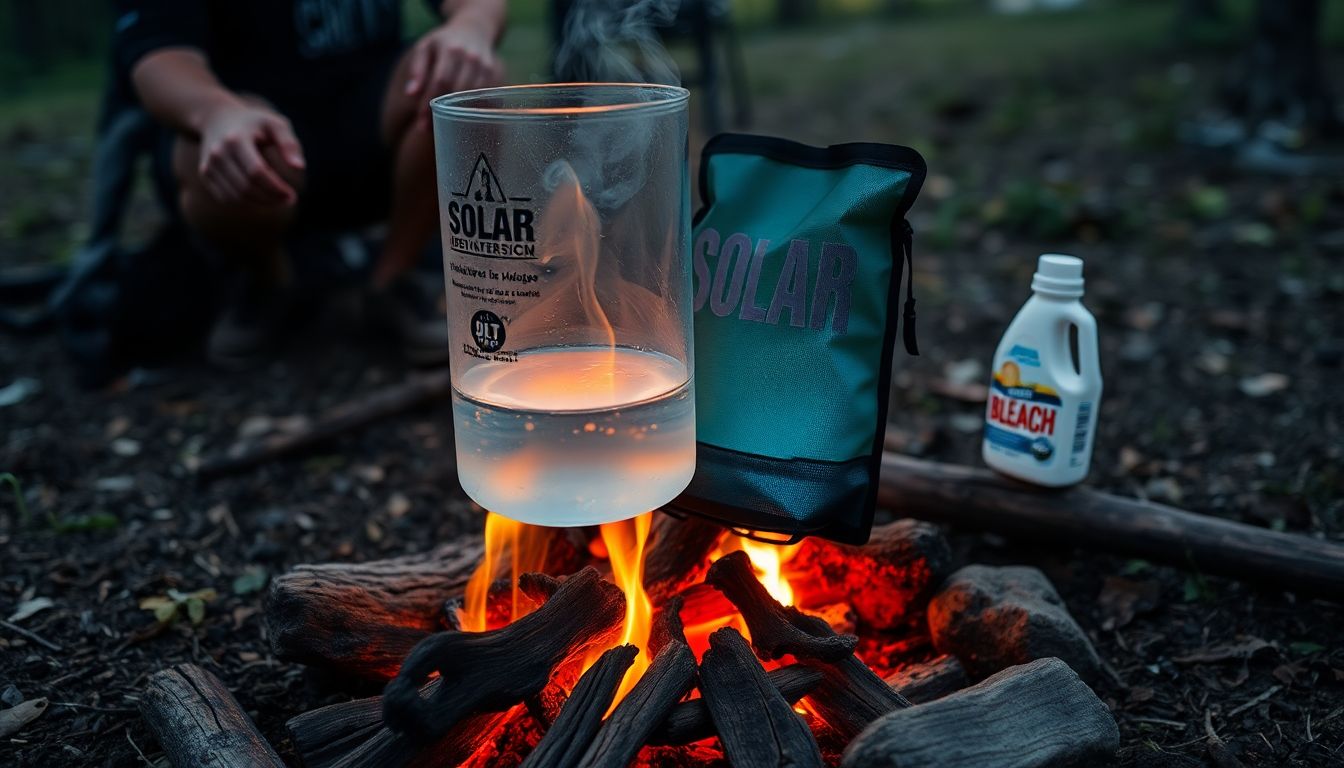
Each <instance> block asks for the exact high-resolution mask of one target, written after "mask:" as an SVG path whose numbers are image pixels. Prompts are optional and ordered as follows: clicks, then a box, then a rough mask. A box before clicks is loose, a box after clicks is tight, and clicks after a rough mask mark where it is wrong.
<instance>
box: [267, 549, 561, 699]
mask: <svg viewBox="0 0 1344 768" xmlns="http://www.w3.org/2000/svg"><path fill="white" fill-rule="evenodd" d="M482 553H483V548H482V542H481V537H480V536H479V535H468V536H463V537H462V538H460V539H458V540H457V541H454V542H451V543H448V544H444V545H443V546H440V547H437V548H435V549H434V550H432V551H430V552H426V553H422V554H417V555H408V556H405V557H397V558H392V559H389V560H379V561H374V562H368V563H325V564H319V565H298V566H295V567H294V568H293V569H292V570H291V571H290V572H289V573H286V574H283V575H281V576H278V577H276V578H275V579H273V580H272V581H271V586H270V591H269V594H268V598H267V601H266V614H265V616H266V627H267V633H268V634H269V636H270V639H271V649H272V650H273V651H274V652H275V655H276V656H277V657H278V658H280V659H284V660H285V661H296V662H299V663H302V664H307V665H309V666H317V667H325V668H329V669H332V670H335V671H337V672H339V673H340V674H342V675H354V676H357V677H360V678H364V679H371V680H387V679H388V678H390V677H392V676H393V675H395V674H396V672H397V669H398V668H399V667H400V666H401V661H402V659H404V658H405V657H406V654H408V653H410V650H411V648H413V647H415V644H416V643H418V642H420V641H421V640H422V639H424V638H425V637H427V636H429V635H430V634H432V633H434V632H437V631H439V630H440V629H443V628H444V627H445V626H446V619H445V615H444V609H443V605H444V601H445V600H447V599H450V598H453V597H457V596H460V595H461V594H462V591H463V590H464V589H465V588H466V584H467V581H468V580H469V579H470V578H471V574H472V573H474V572H475V570H476V568H477V566H479V565H480V563H481V557H482ZM586 560H587V553H586V552H582V551H580V550H578V549H577V548H576V547H575V546H574V545H573V543H572V542H571V541H570V540H569V539H568V538H567V537H566V536H564V535H560V534H556V535H555V536H554V537H553V538H552V539H551V544H550V546H549V548H548V550H547V553H546V563H545V566H544V568H545V570H547V571H549V572H551V573H571V572H573V571H575V570H577V569H578V568H579V567H580V566H581V565H582V563H584V562H586Z"/></svg>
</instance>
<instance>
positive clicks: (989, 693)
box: [841, 658, 1120, 768]
mask: <svg viewBox="0 0 1344 768" xmlns="http://www.w3.org/2000/svg"><path fill="white" fill-rule="evenodd" d="M1119 739H1120V734H1119V730H1118V729H1117V728H1116V726H1115V720H1114V719H1113V718H1112V717H1111V713H1110V712H1109V711H1108V710H1107V709H1106V705H1105V704H1103V703H1102V702H1101V700H1100V699H1098V698H1097V696H1096V694H1094V693H1093V692H1092V690H1091V689H1090V688H1088V687H1087V685H1085V684H1084V683H1083V681H1082V680H1081V679H1080V678H1079V677H1078V675H1077V673H1075V672H1074V671H1073V670H1072V669H1070V668H1069V665H1067V664H1065V663H1064V662H1062V661H1060V660H1059V659H1054V658H1048V659H1039V660H1037V661H1033V662H1031V663H1030V664H1024V665H1022V666H1017V667H1009V668H1008V669H1005V670H1003V671H1002V672H999V673H997V674H995V675H992V676H991V677H989V678H987V679H986V680H985V681H984V682H982V683H980V684H979V685H976V686H973V687H971V688H967V689H966V690H964V691H958V692H957V693H954V694H952V695H950V696H947V697H945V698H942V699H939V700H938V701H934V702H930V703H928V704H922V705H920V706H918V707H912V708H910V709H903V710H900V711H898V712H892V713H891V714H888V715H886V716H885V717H882V718H881V719H879V720H878V721H877V722H875V723H873V724H872V725H871V726H870V727H868V728H867V729H866V730H864V732H863V733H861V734H860V735H859V736H858V737H857V738H856V739H854V741H853V742H851V743H850V745H849V748H848V749H847V750H845V756H844V760H843V762H842V763H841V765H842V766H843V768H879V766H880V768H892V767H893V766H894V767H895V768H900V767H901V766H919V767H920V768H954V766H955V768H1060V767H1061V766H1091V765H1105V764H1108V763H1109V762H1110V761H1111V760H1112V759H1113V758H1114V756H1115V750H1116V747H1117V745H1118V743H1119Z"/></svg>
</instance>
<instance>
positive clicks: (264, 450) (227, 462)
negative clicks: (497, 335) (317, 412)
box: [196, 368, 452, 480]
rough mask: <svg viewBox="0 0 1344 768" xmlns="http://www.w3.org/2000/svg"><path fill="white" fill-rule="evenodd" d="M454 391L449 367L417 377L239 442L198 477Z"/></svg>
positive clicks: (308, 444)
mask: <svg viewBox="0 0 1344 768" xmlns="http://www.w3.org/2000/svg"><path fill="white" fill-rule="evenodd" d="M451 391H452V379H451V377H450V376H449V373H448V369H447V368H444V369H443V370H439V371H430V372H428V373H422V374H415V375H412V376H411V377H410V378H409V379H407V380H406V381H403V382H400V383H398V384H394V385H392V386H390V387H385V388H383V389H380V390H378V391H376V392H374V393H373V394H371V395H368V396H366V397H363V398H360V399H358V400H348V401H346V402H344V403H341V404H339V405H337V406H335V407H333V408H331V409H330V410H328V411H327V412H326V413H323V414H322V415H321V416H319V417H317V419H316V420H314V421H313V422H311V423H309V424H307V425H305V426H304V428H303V429H299V430H296V431H293V432H284V433H280V434H274V435H268V436H266V437H263V438H260V439H257V440H244V441H242V442H238V443H234V444H233V445H231V446H229V448H228V450H227V451H225V452H224V454H223V455H220V456H214V457H211V458H208V459H206V460H205V461H202V462H201V464H200V466H199V467H197V468H196V476H197V477H199V478H201V479H202V480H211V479H214V478H217V477H221V476H223V475H229V474H233V473H236V472H242V471H243V470H247V469H251V468H252V467H255V466H257V465H259V464H264V463H266V462H269V461H274V460H275V459H278V458H281V457H284V456H288V455H290V454H293V453H297V452H299V451H303V450H306V449H309V448H312V447H314V446H316V445H319V444H321V443H324V442H326V441H328V440H332V439H334V438H336V437H339V436H340V435H343V434H345V433H346V432H353V431H354V430H356V429H360V428H362V427H365V426H367V425H368V424H371V423H373V422H375V421H379V420H381V419H386V418H389V417H392V416H396V415H398V414H401V413H405V412H406V411H410V410H413V409H415V408H418V407H420V406H422V405H425V404H427V403H431V402H433V401H435V400H438V399H440V398H444V397H447V396H448V394H449V393H450V392H451Z"/></svg>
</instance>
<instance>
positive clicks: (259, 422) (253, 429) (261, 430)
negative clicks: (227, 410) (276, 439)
mask: <svg viewBox="0 0 1344 768" xmlns="http://www.w3.org/2000/svg"><path fill="white" fill-rule="evenodd" d="M274 429H275V421H274V420H273V419H272V418H271V417H270V416H248V417H247V418H246V419H243V423H242V424H239V425H238V439H240V440H251V439H252V438H255V437H261V436H262V435H265V434H267V433H269V432H271V431H273V430H274Z"/></svg>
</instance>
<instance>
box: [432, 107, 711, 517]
mask: <svg viewBox="0 0 1344 768" xmlns="http://www.w3.org/2000/svg"><path fill="white" fill-rule="evenodd" d="M431 109H432V112H433V122H434V147H435V155H436V157H437V167H438V186H439V215H440V223H441V229H442V232H443V253H444V279H445V281H446V283H447V289H448V327H449V342H450V344H451V345H452V349H451V352H452V355H451V358H450V365H451V369H452V370H451V373H452V380H453V429H454V436H455V440H456V444H457V471H458V477H459V479H460V480H461V483H462V487H463V489H465V490H466V492H467V494H468V495H469V496H471V498H472V499H473V500H475V501H476V502H477V503H478V504H480V505H481V506H482V507H484V508H485V509H487V510H489V511H492V512H495V513H498V514H501V515H504V516H505V517H509V518H512V519H515V520H519V521H522V522H526V523H533V524H539V525H552V526H575V525H594V524H598V523H604V522H612V521H616V520H623V519H627V518H630V517H634V516H636V515H639V514H642V513H644V512H647V511H649V510H652V509H655V508H657V507H659V506H661V505H663V504H665V503H667V502H669V501H671V500H672V499H673V498H675V497H676V496H677V495H678V494H679V493H680V492H681V491H682V490H683V489H684V488H685V487H686V485H687V483H689V482H690V479H691V475H692V474H693V473H694V471H695V398H694V393H693V391H692V386H693V370H694V362H693V360H692V343H691V278H690V274H691V265H690V247H689V244H690V206H691V200H690V182H689V175H688V174H689V156H688V149H687V92H686V91H685V90H684V89H682V88H676V87H671V86H661V85H631V84H616V83H593V84H589V83H584V84H560V85H530V86H515V87H506V88H489V89H484V90H476V91H465V92H462V93H456V94H451V95H448V96H442V97H440V98H437V99H435V100H434V101H433V102H432V103H431Z"/></svg>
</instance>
